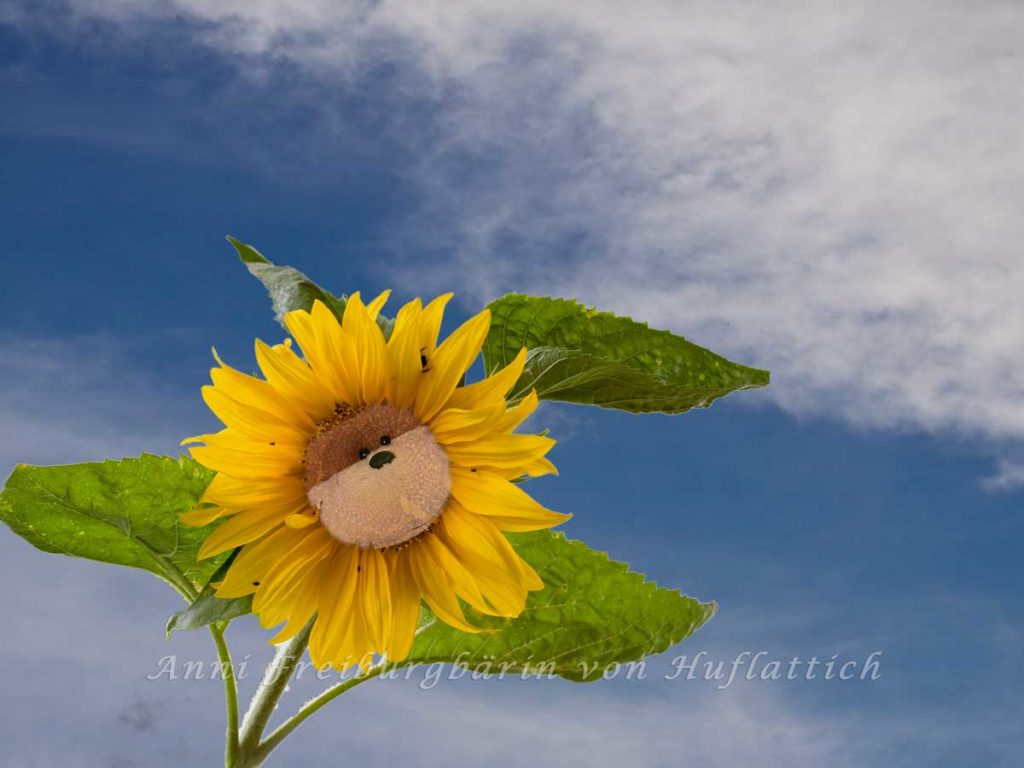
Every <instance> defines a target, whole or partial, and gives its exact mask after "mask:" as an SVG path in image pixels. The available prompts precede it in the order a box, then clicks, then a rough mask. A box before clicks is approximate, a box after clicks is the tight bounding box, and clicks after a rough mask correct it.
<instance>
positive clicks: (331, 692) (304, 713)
mask: <svg viewBox="0 0 1024 768" xmlns="http://www.w3.org/2000/svg"><path fill="white" fill-rule="evenodd" d="M387 669H388V664H386V663H380V664H377V665H376V666H374V667H371V668H370V669H368V670H367V671H366V672H364V673H363V674H360V675H356V676H355V677H351V678H349V679H348V680H342V681H341V682H340V683H335V684H334V685H332V686H331V687H330V688H328V689H327V690H325V691H323V692H322V693H319V694H317V695H316V696H315V697H313V698H312V699H310V700H309V701H307V702H306V703H305V704H303V705H302V706H301V707H300V708H299V711H298V712H296V713H295V714H294V715H292V716H291V717H290V718H288V719H287V720H285V721H284V722H283V723H281V725H280V726H278V727H277V728H276V729H275V730H274V732H273V733H271V734H270V735H269V736H268V737H267V738H266V739H265V740H264V741H263V742H262V743H261V744H259V746H257V747H256V749H255V750H254V751H253V753H252V756H253V757H254V758H255V762H253V763H252V765H253V766H258V765H260V764H261V763H262V762H263V761H264V760H266V759H267V755H269V754H270V753H271V752H272V751H273V750H274V748H275V747H277V746H278V745H279V744H280V743H281V742H282V741H284V740H285V738H286V737H287V736H288V735H289V734H290V733H291V732H292V731H294V730H295V729H296V728H298V727H299V726H300V725H302V723H303V722H305V720H306V718H308V717H309V716H310V715H312V714H313V713H314V712H316V711H317V710H319V709H320V708H321V707H323V706H324V705H325V704H327V703H328V702H329V701H332V700H333V699H335V698H337V697H338V696H340V695H341V694H343V693H345V691H348V690H350V689H352V688H355V687H356V686H357V685H359V684H360V683H365V682H366V681H367V680H372V679H373V678H375V677H377V676H379V675H380V674H381V673H383V672H384V671H385V670H387Z"/></svg>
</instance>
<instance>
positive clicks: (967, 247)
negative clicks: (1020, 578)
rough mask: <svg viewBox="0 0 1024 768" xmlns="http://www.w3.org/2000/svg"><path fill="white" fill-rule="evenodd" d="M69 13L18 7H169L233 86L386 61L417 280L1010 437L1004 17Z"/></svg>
mask: <svg viewBox="0 0 1024 768" xmlns="http://www.w3.org/2000/svg"><path fill="white" fill-rule="evenodd" d="M69 7H70V8H71V10H72V12H70V13H69V14H67V15H66V16H65V17H62V19H63V20H62V21H60V22H55V21H54V20H53V18H52V17H51V18H50V20H49V21H48V22H47V23H48V24H49V25H51V26H52V25H53V24H55V23H59V24H62V25H63V26H64V28H65V29H68V28H74V27H75V24H76V23H81V22H83V21H88V20H92V21H95V20H96V19H97V18H99V19H103V20H105V21H106V22H107V23H108V24H110V25H113V28H114V29H118V30H121V32H122V33H124V34H128V32H125V30H128V31H130V30H137V29H141V28H145V27H146V25H151V24H154V23H157V22H160V21H161V20H168V19H174V20H175V23H180V22H181V20H182V19H185V20H191V22H192V27H191V28H190V29H191V33H192V34H191V37H192V40H191V42H192V43H194V44H197V45H204V46H210V47H211V48H215V49H216V50H217V51H219V52H221V53H222V54H224V55H225V56H226V57H227V58H228V59H230V60H232V61H234V62H235V63H236V64H237V68H238V70H239V72H240V73H244V74H240V76H241V77H243V78H246V79H249V80H251V81H253V82H256V83H259V82H261V81H267V82H269V81H270V75H269V74H268V73H272V72H273V71H275V68H279V67H282V66H287V67H289V68H292V69H293V70H295V71H299V72H302V73H304V74H303V78H302V79H301V82H302V83H303V85H302V87H303V88H309V87H312V86H310V83H311V82H312V83H317V82H318V83H319V84H320V85H319V87H320V88H321V89H323V92H326V93H330V92H332V91H333V92H339V93H340V92H352V91H358V90H359V89H360V88H362V87H369V86H368V85H367V83H366V82H363V78H364V77H365V76H366V73H367V72H369V71H371V70H372V69H373V68H374V67H380V66H390V67H393V68H397V70H398V71H399V73H400V77H397V78H394V79H393V80H389V81H387V82H386V83H385V84H381V83H379V82H376V81H374V83H373V87H374V88H379V90H378V91H375V93H376V98H378V99H387V100H388V104H389V105H390V104H393V105H394V109H393V110H390V111H389V115H390V116H389V117H388V118H387V119H386V120H385V122H384V123H383V129H384V132H385V133H387V134H388V136H389V138H390V139H393V140H395V141H396V142H397V144H398V145H401V146H402V147H403V148H404V150H405V151H407V152H408V153H409V154H408V156H409V158H411V160H410V164H409V165H408V167H406V169H405V171H404V173H405V174H406V177H407V180H409V181H410V182H411V183H413V184H415V185H416V186H417V187H418V188H419V189H420V191H421V193H422V206H421V208H420V210H419V213H418V215H415V216H414V217H413V220H412V221H410V222H408V226H409V230H408V231H410V232H411V231H413V230H414V231H415V233H416V235H415V238H416V245H415V249H416V251H417V252H419V251H421V250H422V249H423V248H424V247H425V246H433V248H434V249H435V251H436V252H437V253H443V254H445V258H444V260H443V262H442V263H443V264H444V265H446V267H447V268H446V269H440V270H439V269H434V270H432V271H431V272H430V273H429V275H430V276H432V277H433V278H434V279H436V280H438V281H439V282H441V281H443V282H447V283H449V284H450V283H451V282H452V281H455V282H457V283H459V284H461V285H462V286H463V287H464V288H465V289H469V290H471V291H474V292H475V293H477V294H479V295H481V296H489V295H492V294H495V293H498V292H499V291H502V290H505V289H508V288H519V289H524V288H526V289H533V290H542V291H545V292H550V293H560V294H576V295H579V296H581V297H583V298H585V299H586V300H588V301H590V302H594V303H599V304H601V305H603V306H606V307H610V308H613V309H616V310H619V311H622V312H629V313H633V314H635V315H637V316H641V317H644V318H646V319H648V320H650V321H652V322H653V323H655V324H658V325H662V326H667V327H670V328H673V329H676V330H678V331H682V332H684V333H687V334H688V335H692V336H693V337H695V338H697V339H698V340H701V341H703V342H705V343H707V344H710V345H714V346H716V347H717V348H719V349H722V350H724V351H726V352H729V353H732V354H734V355H736V356H739V357H741V358H743V359H745V360H747V361H750V362H753V363H757V364H760V365H765V366H768V367H771V368H772V369H773V370H774V372H775V385H774V386H773V388H772V392H771V395H770V396H771V397H773V398H774V399H775V400H776V401H777V402H778V403H779V404H781V405H782V406H783V407H785V408H787V409H790V410H791V411H793V412H796V413H801V414H831V415H838V416H840V417H843V418H846V419H848V420H850V421H851V422H852V423H854V424H857V425H862V426H881V427H893V426H896V427H909V428H915V429H925V430H952V431H955V432H957V433H962V434H967V435H972V436H982V437H986V438H993V439H998V440H1003V439H1010V440H1016V439H1019V438H1021V437H1024V397H1022V395H1024V368H1022V366H1020V364H1019V356H1020V350H1021V349H1022V348H1024V308H1022V307H1024V305H1022V304H1021V302H1020V301H1019V295H1018V294H1019V292H1020V291H1019V288H1020V286H1021V285H1022V284H1024V258H1021V251H1020V243H1021V242H1024V220H1022V219H1021V217H1020V216H1019V212H1018V211H1017V207H1018V206H1017V201H1019V200H1020V199H1022V198H1024V181H1022V179H1024V175H1022V174H1021V172H1020V171H1021V168H1022V167H1024V140H1022V138H1021V132H1020V130H1019V126H1020V125H1021V123H1022V122H1024V100H1022V99H1021V98H1020V90H1019V83H1020V82H1021V80H1022V79H1024V64H1022V60H1021V59H1020V57H1019V56H1018V55H1016V52H1017V51H1019V50H1020V49H1021V47H1022V46H1024V32H1022V30H1024V23H1022V22H1024V9H1022V8H1021V6H1020V5H1019V4H1015V3H999V2H996V3H985V4H981V5H979V4H965V3H956V2H943V3H925V2H916V1H910V2H904V3H898V4H892V3H873V2H868V3H860V4H856V5H848V6H842V7H837V6H835V5H828V6H824V5H819V6H814V5H807V4H805V3H797V2H793V3H783V4H781V5H780V4H773V5H772V6H764V7H752V6H749V5H743V6H742V7H741V8H739V7H737V6H734V5H732V4H721V3H717V4H709V3H699V2H697V3H684V4H680V3H675V2H647V3H642V4H641V5H640V6H636V7H631V11H630V12H629V13H628V14H623V13H622V12H621V7H620V6H617V5H615V4H611V3H602V2H594V3H586V4H582V5H580V4H562V5H560V6H556V7H552V6H551V5H550V4H549V3H535V2H524V3H514V4H509V3H489V2H475V3H473V2H471V3H463V4H459V5H457V6H447V7H445V8H444V9H443V10H439V9H438V8H436V7H433V6H430V5H429V4H422V3H409V2H401V1H399V2H383V3H373V4H363V3H350V4H344V3H333V2H320V1H319V0H294V1H292V2H283V1H282V2H267V3H259V4H252V3H242V2H227V3H218V4H216V5H215V6H211V5H209V4H207V3H200V2H195V1H194V0H176V1H175V2H171V3H167V4H164V5H161V6H159V7H153V6H145V7H143V6H139V5H138V4H134V3H125V2H117V1H115V0H107V1H106V2H84V0H83V1H77V0H76V2H72V3H70V6H69ZM24 23H27V22H24ZM297 82H298V81H297ZM311 92H312V91H311ZM311 103H312V102H311ZM321 103H322V100H321ZM424 105H426V108H425V107H424ZM317 109H321V108H320V107H317ZM317 114H319V115H320V116H321V118H323V119H324V120H328V121H335V126H336V127H338V128H339V130H340V129H341V126H347V125H349V124H350V123H351V122H352V117H351V115H350V116H348V117H346V116H345V115H339V114H333V115H327V113H326V112H317ZM346 130H347V129H346ZM398 247H401V244H400V243H399V244H398ZM410 250H411V249H410ZM553 256H557V259H554V258H553ZM422 277H423V275H422V272H421V271H417V278H418V281H419V282H420V283H422ZM418 287H421V286H418Z"/></svg>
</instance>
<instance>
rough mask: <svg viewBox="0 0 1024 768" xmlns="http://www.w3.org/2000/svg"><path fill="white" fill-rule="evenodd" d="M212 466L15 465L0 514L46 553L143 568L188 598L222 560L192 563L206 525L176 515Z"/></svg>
mask: <svg viewBox="0 0 1024 768" xmlns="http://www.w3.org/2000/svg"><path fill="white" fill-rule="evenodd" d="M212 477H213V472H211V471H209V470H207V469H205V468H204V467H202V466H200V465H199V464H197V463H196V462H194V461H192V460H191V459H187V458H185V457H181V458H179V459H173V458H170V457H166V456H152V455H149V454H143V455H142V456H141V457H139V458H137V459H123V460H121V461H103V462H92V463H88V464H71V465H66V466H57V467H33V466H28V465H25V464H21V465H18V467H16V468H15V470H14V472H13V473H12V474H11V476H10V478H8V480H7V483H6V485H5V486H4V489H3V492H2V493H0V519H2V520H3V521H4V522H5V523H7V525H9V526H10V527H11V530H13V531H14V532H15V533H16V534H18V535H19V536H21V537H22V538H24V539H26V540H27V541H28V542H29V543H30V544H32V545H33V546H35V547H38V548H39V549H41V550H43V551H44V552H54V553H57V554H62V555H70V556H73V557H84V558H88V559H90V560H99V561H101V562H104V563H113V564H116V565H127V566H130V567H133V568H142V569H144V570H147V571H149V572H150V573H153V574H155V575H157V576H159V577H160V578H161V579H163V580H164V581H166V582H167V583H169V584H170V585H171V586H173V587H174V588H175V589H177V590H178V591H179V592H180V593H181V594H182V595H185V596H186V597H194V596H195V593H196V592H197V591H198V587H199V586H200V585H202V584H205V583H206V582H207V581H208V580H209V578H210V575H211V574H212V573H213V572H214V571H215V570H216V569H217V567H218V565H219V563H220V562H221V561H222V560H223V559H224V558H220V559H217V558H213V559H211V560H204V561H202V562H197V561H196V555H197V554H198V552H199V546H200V544H201V543H202V541H203V539H205V538H206V536H207V535H209V533H210V531H211V530H212V526H207V527H204V528H193V527H191V526H188V525H185V524H184V523H182V522H181V521H180V519H179V515H180V514H181V513H182V512H185V511H188V510H189V509H192V508H194V507H195V505H196V503H197V502H198V500H199V497H200V496H201V495H202V493H203V491H204V490H205V489H206V486H207V485H208V484H209V482H210V479H211V478H212Z"/></svg>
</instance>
